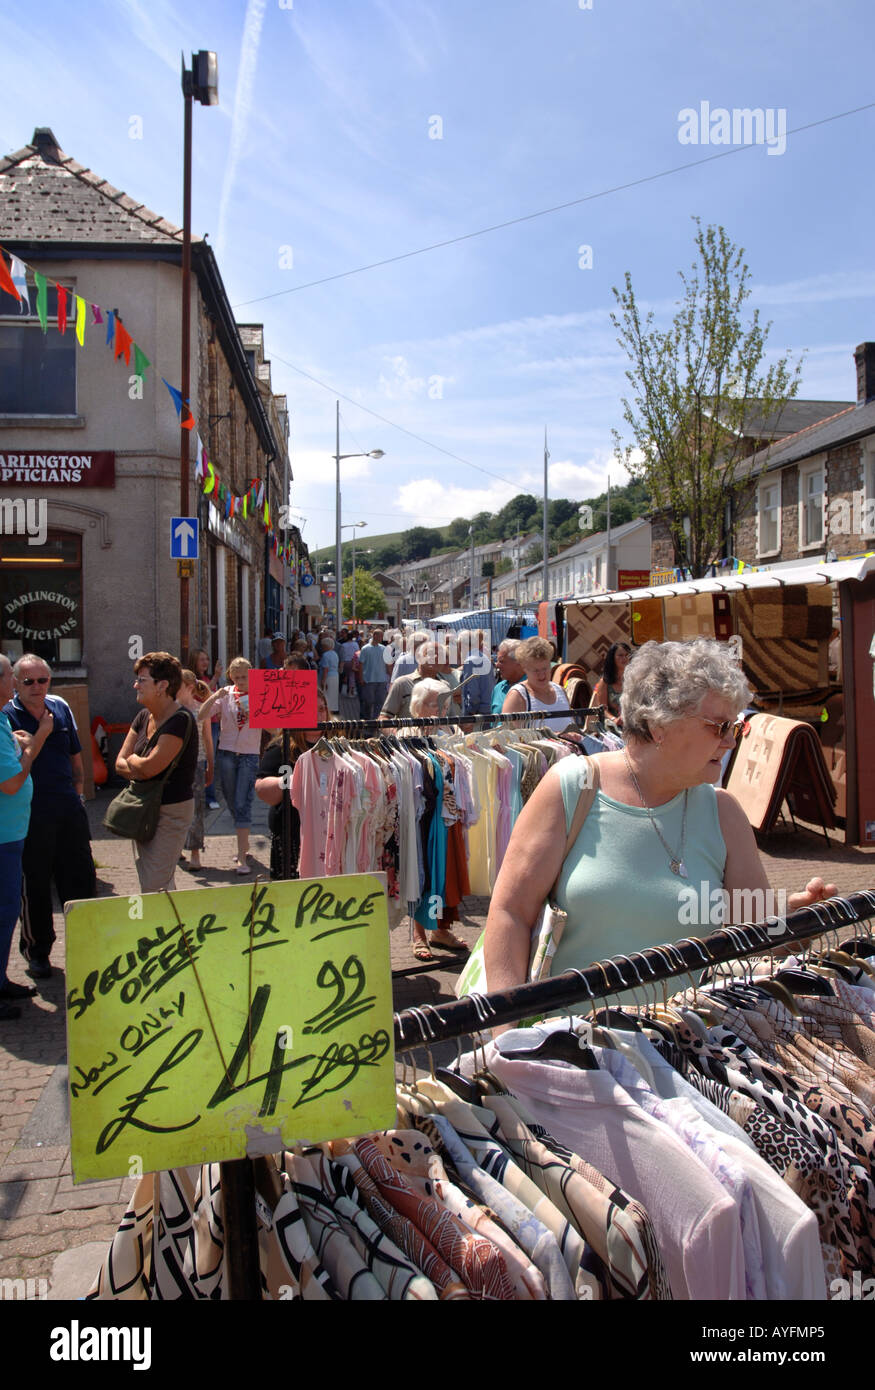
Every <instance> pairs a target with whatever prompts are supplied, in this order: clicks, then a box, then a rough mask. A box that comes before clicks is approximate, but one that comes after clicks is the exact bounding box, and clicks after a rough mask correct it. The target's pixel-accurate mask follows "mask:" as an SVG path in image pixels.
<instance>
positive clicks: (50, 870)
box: [3, 654, 97, 980]
mask: <svg viewBox="0 0 875 1390" xmlns="http://www.w3.org/2000/svg"><path fill="white" fill-rule="evenodd" d="M13 674H14V676H15V687H16V694H15V696H14V698H13V699H12V700H10V701H9V703H8V704H7V705H6V706H5V707H4V711H3V712H4V714H5V715H6V716H7V718H8V719H9V723H10V725H11V726H12V728H13V729H24V730H25V732H26V733H29V734H32V733H35V732H36V730H37V728H38V727H39V722H40V720H41V719H42V717H43V714H44V712H45V711H46V710H48V711H49V712H50V713H51V714H52V716H53V718H54V727H53V729H52V732H51V733H50V735H49V737H48V738H47V739H46V741H45V743H44V744H43V745H42V748H41V749H40V751H39V753H38V755H37V757H36V759H35V760H34V763H33V766H32V768H31V777H32V778H33V802H32V805H31V813H30V828H29V829H28V832H27V839H26V840H25V842H24V854H23V858H22V869H23V871H24V884H23V889H22V902H21V932H20V940H19V946H20V949H21V953H22V955H24V956H25V957H26V959H27V961H28V965H27V973H28V975H30V976H31V977H32V978H33V979H37V980H42V979H46V978H47V977H48V976H49V975H51V973H52V967H51V964H50V963H49V956H50V954H51V950H52V946H53V945H54V941H55V929H54V924H53V921H52V880H54V883H55V887H56V888H57V891H58V899H59V901H60V903H61V906H62V907H63V905H64V903H65V902H71V901H73V900H74V899H76V898H95V897H96V896H97V876H96V873H95V869H94V860H93V859H92V857H91V835H90V832H89V828H88V817H87V815H86V814H85V804H84V797H83V795H82V790H83V786H84V776H85V773H84V769H83V766H82V744H81V743H80V742H79V734H78V731H77V729H76V720H75V719H74V718H73V711H72V710H71V709H70V706H69V705H68V704H67V702H66V700H62V699H60V697H59V696H57V695H50V694H49V688H50V686H51V680H52V673H51V670H50V669H49V667H48V665H47V664H46V662H45V661H43V659H42V657H39V656H32V655H30V654H26V655H25V656H22V657H20V658H19V659H18V661H17V662H16V663H15V666H14V667H13Z"/></svg>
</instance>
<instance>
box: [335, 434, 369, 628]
mask: <svg viewBox="0 0 875 1390" xmlns="http://www.w3.org/2000/svg"><path fill="white" fill-rule="evenodd" d="M345 457H350V455H345ZM367 524H368V523H367V522H366V521H348V522H346V524H345V525H343V526H341V528H340V529H341V531H352V613H351V614H350V617H351V618H354V617H355V533H356V531H357V530H358V529H359V528H360V527H362V526H367ZM340 616H341V618H342V616H343V609H342V607H341V614H340Z"/></svg>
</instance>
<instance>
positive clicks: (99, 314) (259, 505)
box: [0, 247, 289, 557]
mask: <svg viewBox="0 0 875 1390" xmlns="http://www.w3.org/2000/svg"><path fill="white" fill-rule="evenodd" d="M5 255H8V256H9V263H8V264H7V261H6V259H5ZM28 274H30V275H31V276H32V278H33V285H34V288H35V290H36V313H37V316H38V318H39V321H40V326H41V328H42V330H43V333H47V332H48V281H47V279H46V277H45V275H43V274H41V273H40V271H38V270H36V269H35V268H34V267H33V266H29V265H27V263H26V262H24V261H22V260H20V259H19V258H18V257H17V256H15V255H13V254H12V252H5V248H3V247H0V290H2V291H3V292H4V293H6V294H8V295H10V296H11V297H12V298H13V299H15V300H16V301H18V306H19V312H20V313H23V314H25V315H29V314H30V313H31V312H32V309H31V299H30V291H29V289H28V283H27V280H28ZM54 287H55V290H56V293H57V327H58V332H59V333H66V331H67V325H68V323H70V324H71V325H72V324H74V323H75V330H74V331H75V336H76V339H77V341H78V343H79V346H80V347H84V345H85V325H86V317H87V311H88V304H89V303H90V306H91V323H92V327H96V326H99V325H102V324H104V323H105V324H106V346H107V347H112V349H113V357H114V358H115V359H116V360H117V359H118V358H119V357H124V360H125V363H126V364H127V365H128V366H130V365H131V349H133V354H134V362H133V370H134V374H135V376H137V377H139V378H140V380H141V381H142V380H143V379H144V378H145V375H146V371H147V369H148V368H149V367H150V366H151V363H150V361H149V358H148V357H147V356H146V354H145V353H144V352H143V350H142V348H141V347H140V346H139V345H138V344H137V343H135V342H134V340H133V337H132V335H131V334H130V333H129V332H128V330H127V328H126V327H125V326H124V324H123V322H122V320H121V318H119V317H118V315H117V313H116V311H115V310H112V309H102V308H101V306H100V305H99V304H95V303H93V302H91V301H86V300H85V299H84V298H83V296H82V295H79V294H76V293H75V291H73V290H72V289H71V290H70V291H69V293H70V300H69V304H68V300H67V292H68V291H67V289H66V288H65V287H64V286H63V285H61V284H59V283H58V282H57V281H55V282H54ZM161 380H162V381H163V382H164V385H165V386H166V387H167V390H168V392H169V394H170V398H171V400H172V401H173V404H174V407H175V408H176V414H177V417H178V419H179V422H180V425H181V427H182V428H183V429H187V430H195V438H196V445H195V474H196V479H197V481H198V482H199V483H201V482H202V483H203V495H204V496H205V497H212V498H214V499H215V500H216V502H217V503H218V504H219V506H220V508H222V507H224V514H225V516H226V517H228V518H232V517H237V516H241V515H242V517H243V519H244V520H245V521H248V520H249V518H250V517H251V516H252V515H253V514H258V516H259V520H260V522H261V524H262V525H263V527H264V530H265V532H266V533H267V540H268V544H269V545H270V547H271V551H272V553H273V554H274V555H279V556H280V557H284V556H285V555H287V554H288V553H289V552H288V548H287V547H286V546H285V545H284V544H282V543H281V542H280V541H279V540H278V538H277V536H276V535H275V533H274V531H273V529H272V526H271V515H270V502H269V500H268V492H267V488H266V486H265V480H264V479H263V478H253V479H252V480H251V482H250V484H249V487H248V488H247V489H246V491H245V492H243V493H242V494H239V495H238V494H237V493H235V492H234V491H233V490H232V489H231V488H229V487H227V486H226V485H225V483H223V482H222V481H221V479H220V477H219V474H218V473H217V471H216V467H215V465H214V464H213V462H212V461H211V459H210V457H209V454H208V451H207V448H206V446H205V444H204V442H203V440H202V439H201V437H200V434H199V433H198V432H197V429H196V423H197V422H196V420H195V417H194V415H193V414H192V411H191V409H190V408H189V406H188V403H187V402H186V401H184V400H183V397H182V392H181V391H179V390H178V389H177V388H176V387H175V386H171V384H170V382H169V381H168V380H167V378H166V377H163V376H162V377H161Z"/></svg>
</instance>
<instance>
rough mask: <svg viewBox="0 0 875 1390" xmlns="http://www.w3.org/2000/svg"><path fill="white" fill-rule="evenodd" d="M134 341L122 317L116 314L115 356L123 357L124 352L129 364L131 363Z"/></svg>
mask: <svg viewBox="0 0 875 1390" xmlns="http://www.w3.org/2000/svg"><path fill="white" fill-rule="evenodd" d="M133 341H134V340H133V338H132V337H131V335H130V333H129V332H128V330H127V329H126V328H125V326H124V324H123V323H122V321H121V319H120V318H118V316H116V321H115V353H114V354H113V355H114V356H115V357H121V356H122V355H123V354H124V359H125V362H126V363H127V364H128V366H130V365H131V344H132V343H133Z"/></svg>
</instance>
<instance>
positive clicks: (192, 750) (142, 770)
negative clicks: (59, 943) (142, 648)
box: [115, 652, 198, 893]
mask: <svg viewBox="0 0 875 1390" xmlns="http://www.w3.org/2000/svg"><path fill="white" fill-rule="evenodd" d="M181 684H182V667H181V666H180V664H179V662H178V661H177V659H176V657H175V656H171V655H170V653H169V652H147V653H146V655H145V656H141V657H139V658H138V660H137V661H135V662H134V689H135V690H136V692H137V701H138V703H139V705H140V706H141V709H140V711H139V713H138V714H136V715H135V716H134V719H133V722H132V724H131V727H130V729H129V730H128V732H127V735H126V737H125V741H124V743H123V744H122V747H121V752H120V753H119V755H118V757H117V758H116V760H115V767H116V772H118V773H120V774H121V776H122V777H128V778H130V779H131V781H134V782H140V781H148V780H149V779H151V778H153V777H163V776H164V775H165V773H167V769H168V768H170V766H171V764H173V763H175V766H174V767H173V770H172V771H171V772H170V773H169V775H168V776H167V780H166V781H165V783H164V790H163V792H162V795H161V810H160V812H159V815H158V828H157V830H156V831H155V834H154V836H153V838H152V839H151V840H147V841H145V842H143V843H140V842H139V841H136V840H134V841H132V844H133V846H134V862H135V864H136V868H137V877H138V878H139V880H140V890H141V892H143V893H159V892H161V890H162V889H165V888H166V889H173V888H175V887H176V879H175V876H174V870H175V869H176V865H177V863H178V861H179V856H180V854H181V853H182V847H183V845H184V844H185V837H186V835H187V834H188V828H189V826H190V825H191V822H192V817H193V815H194V778H195V772H196V770H197V759H198V736H197V726H196V721H195V719H194V716H193V715H192V714H191V713H190V712H189V711H188V710H187V709H185V708H184V706H183V705H181V704H180V703H179V701H178V700H177V698H176V696H177V694H178V692H179V687H180V686H181Z"/></svg>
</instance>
